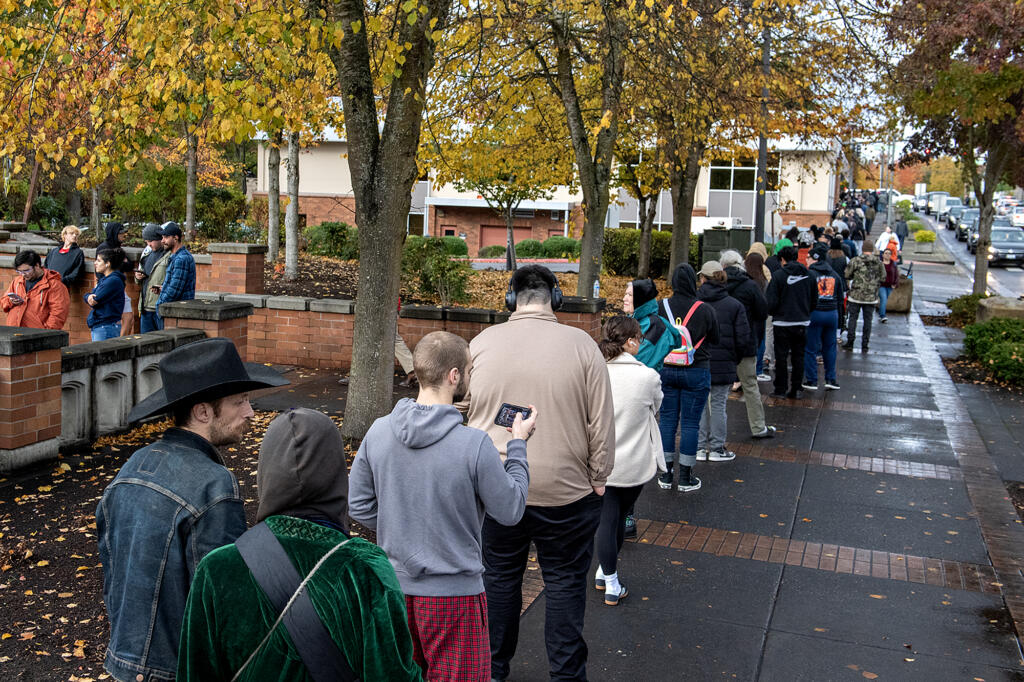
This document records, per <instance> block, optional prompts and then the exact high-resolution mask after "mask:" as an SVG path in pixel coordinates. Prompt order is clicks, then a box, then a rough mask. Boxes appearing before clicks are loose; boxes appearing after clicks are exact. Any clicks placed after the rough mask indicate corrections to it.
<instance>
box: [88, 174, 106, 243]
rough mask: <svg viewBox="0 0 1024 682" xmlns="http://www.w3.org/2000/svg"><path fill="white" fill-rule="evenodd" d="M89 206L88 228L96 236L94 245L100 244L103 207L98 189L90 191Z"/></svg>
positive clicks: (93, 188)
mask: <svg viewBox="0 0 1024 682" xmlns="http://www.w3.org/2000/svg"><path fill="white" fill-rule="evenodd" d="M90 194H91V196H90V204H91V205H90V206H89V227H91V228H92V233H93V234H94V235H96V243H101V242H102V241H103V239H104V236H103V234H102V233H101V232H100V218H101V217H102V214H103V205H102V203H101V201H100V188H99V187H95V186H94V187H92V188H91V190H90Z"/></svg>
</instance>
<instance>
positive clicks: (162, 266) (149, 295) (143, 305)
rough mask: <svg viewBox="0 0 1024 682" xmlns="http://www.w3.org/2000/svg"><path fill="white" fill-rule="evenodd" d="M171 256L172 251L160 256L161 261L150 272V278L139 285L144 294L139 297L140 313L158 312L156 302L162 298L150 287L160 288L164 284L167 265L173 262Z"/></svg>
mask: <svg viewBox="0 0 1024 682" xmlns="http://www.w3.org/2000/svg"><path fill="white" fill-rule="evenodd" d="M170 254H171V252H170V251H164V252H163V255H161V256H160V260H158V261H157V262H156V264H155V265H154V266H153V269H152V270H151V271H150V273H149V277H147V278H146V279H144V280H142V282H141V283H140V284H139V286H141V287H142V293H141V295H140V296H139V312H140V313H144V312H147V311H148V312H153V311H155V310H156V300H157V299H158V298H160V293H159V292H154V291H153V290H152V289H150V287H154V286H160V285H162V284H163V283H164V276H165V275H166V274H167V264H168V263H170V262H171V259H170V258H168V256H169V255H170Z"/></svg>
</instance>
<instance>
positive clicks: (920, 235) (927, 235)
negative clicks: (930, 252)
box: [914, 230, 935, 244]
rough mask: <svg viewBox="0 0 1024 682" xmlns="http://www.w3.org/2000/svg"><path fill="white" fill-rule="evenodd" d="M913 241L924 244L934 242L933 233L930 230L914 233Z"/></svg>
mask: <svg viewBox="0 0 1024 682" xmlns="http://www.w3.org/2000/svg"><path fill="white" fill-rule="evenodd" d="M914 241H915V242H921V243H922V244H926V243H929V242H934V241H935V233H934V232H932V231H931V230H918V231H917V232H915V233H914Z"/></svg>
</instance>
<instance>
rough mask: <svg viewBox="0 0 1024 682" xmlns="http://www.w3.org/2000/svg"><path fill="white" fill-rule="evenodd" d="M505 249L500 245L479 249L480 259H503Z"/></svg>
mask: <svg viewBox="0 0 1024 682" xmlns="http://www.w3.org/2000/svg"><path fill="white" fill-rule="evenodd" d="M504 257H505V247H504V246H502V245H501V244H491V245H490V246H485V247H484V248H482V249H480V258H504Z"/></svg>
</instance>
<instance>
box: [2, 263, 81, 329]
mask: <svg viewBox="0 0 1024 682" xmlns="http://www.w3.org/2000/svg"><path fill="white" fill-rule="evenodd" d="M14 270H15V272H17V273H18V276H17V277H15V278H14V281H13V282H11V286H9V287H8V288H7V293H5V294H4V295H3V297H0V308H2V309H3V311H4V312H5V313H7V325H8V326H10V327H33V328H35V329H63V328H64V322H65V321H66V320H67V319H68V306H69V304H70V296H69V294H68V288H67V287H66V286H64V283H63V282H61V279H60V273H59V272H54V271H53V270H47V269H46V268H44V267H43V264H42V259H41V258H40V257H39V254H38V253H36V252H35V251H21V252H19V253H18V255H17V256H15V257H14Z"/></svg>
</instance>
